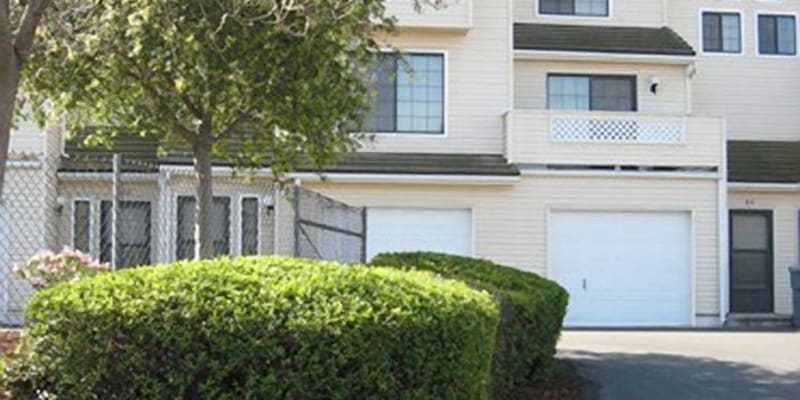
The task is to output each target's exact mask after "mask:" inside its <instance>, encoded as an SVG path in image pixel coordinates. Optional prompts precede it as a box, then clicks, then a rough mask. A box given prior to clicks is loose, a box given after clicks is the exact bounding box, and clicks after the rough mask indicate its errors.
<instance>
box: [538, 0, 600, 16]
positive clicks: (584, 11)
mask: <svg viewBox="0 0 800 400" xmlns="http://www.w3.org/2000/svg"><path fill="white" fill-rule="evenodd" d="M608 1H609V0H539V14H543V15H575V16H580V17H607V16H608V15H609V13H608Z"/></svg>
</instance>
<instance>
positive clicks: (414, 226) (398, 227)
mask: <svg viewBox="0 0 800 400" xmlns="http://www.w3.org/2000/svg"><path fill="white" fill-rule="evenodd" d="M396 251H434V252H439V253H448V254H455V255H462V256H471V255H472V213H471V212H470V210H427V209H425V210H423V209H407V208H370V209H367V258H368V259H372V257H375V256H376V255H378V254H380V253H384V252H396Z"/></svg>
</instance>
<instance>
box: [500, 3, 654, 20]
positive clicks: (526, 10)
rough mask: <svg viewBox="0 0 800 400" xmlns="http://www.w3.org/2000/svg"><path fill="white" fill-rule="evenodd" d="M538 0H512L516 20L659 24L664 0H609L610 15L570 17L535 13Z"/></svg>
mask: <svg viewBox="0 0 800 400" xmlns="http://www.w3.org/2000/svg"><path fill="white" fill-rule="evenodd" d="M538 2H539V0H514V20H515V21H516V22H533V21H535V22H546V23H559V24H586V25H620V26H661V25H663V22H664V15H663V8H664V7H663V3H664V0H610V5H611V10H610V11H611V15H610V17H608V18H603V17H570V16H539V17H537V16H536V15H535V10H536V6H537V5H538Z"/></svg>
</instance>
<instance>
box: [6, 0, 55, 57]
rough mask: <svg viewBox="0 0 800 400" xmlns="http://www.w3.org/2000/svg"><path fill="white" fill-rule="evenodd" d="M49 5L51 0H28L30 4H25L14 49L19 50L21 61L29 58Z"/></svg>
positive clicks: (15, 34) (18, 55) (15, 37)
mask: <svg viewBox="0 0 800 400" xmlns="http://www.w3.org/2000/svg"><path fill="white" fill-rule="evenodd" d="M0 1H6V0H0ZM49 5H50V0H28V5H26V6H25V11H24V12H23V14H22V18H21V19H20V23H19V28H17V31H16V32H15V33H14V50H15V51H16V52H17V58H19V61H20V63H24V62H25V61H26V60H27V59H28V56H29V55H30V53H31V49H32V48H33V39H34V37H35V36H36V28H37V27H38V26H39V21H41V20H42V16H43V15H44V11H45V10H46V9H47V7H48V6H49Z"/></svg>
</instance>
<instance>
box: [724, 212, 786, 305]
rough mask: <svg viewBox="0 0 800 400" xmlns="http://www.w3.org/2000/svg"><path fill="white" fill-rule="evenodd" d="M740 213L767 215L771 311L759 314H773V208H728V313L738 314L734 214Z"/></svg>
mask: <svg viewBox="0 0 800 400" xmlns="http://www.w3.org/2000/svg"><path fill="white" fill-rule="evenodd" d="M734 214H738V215H762V216H767V217H768V218H767V244H768V246H769V251H768V256H769V262H768V266H769V268H767V270H768V271H769V287H770V296H769V298H770V309H771V311H767V312H762V313H759V314H772V313H774V312H775V231H774V229H775V211H774V210H771V209H730V210H728V226H729V227H730V228H729V229H728V276H729V277H730V278H729V279H728V314H736V312H734V311H733V295H734V290H733V252H734V251H735V250H734V248H733V216H734Z"/></svg>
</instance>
